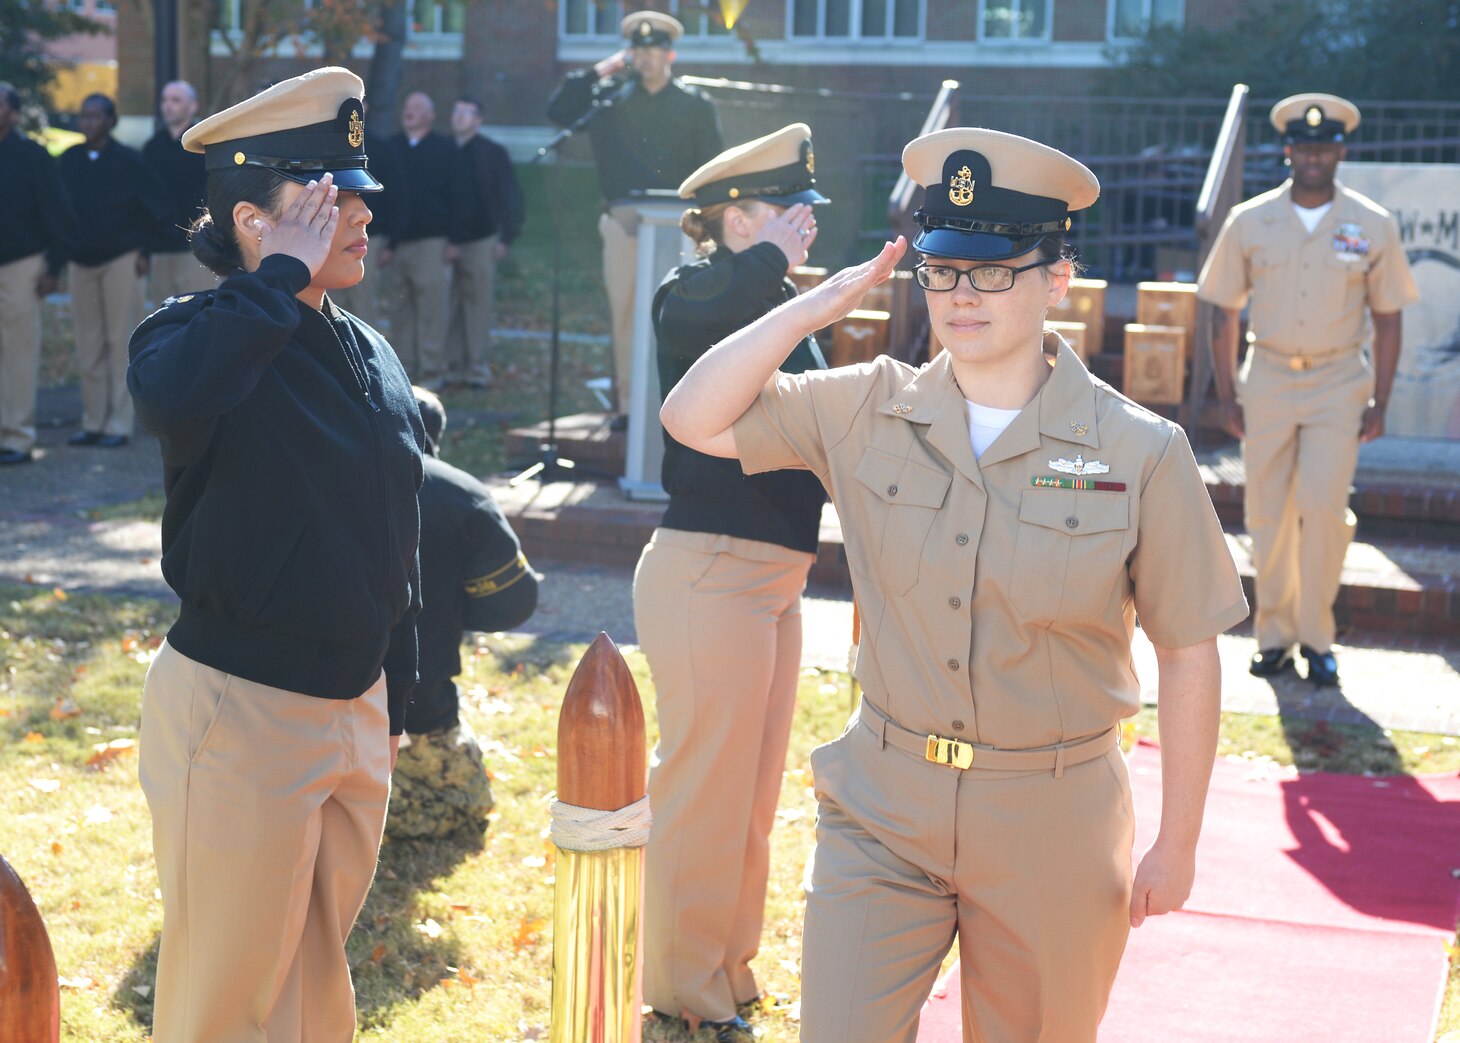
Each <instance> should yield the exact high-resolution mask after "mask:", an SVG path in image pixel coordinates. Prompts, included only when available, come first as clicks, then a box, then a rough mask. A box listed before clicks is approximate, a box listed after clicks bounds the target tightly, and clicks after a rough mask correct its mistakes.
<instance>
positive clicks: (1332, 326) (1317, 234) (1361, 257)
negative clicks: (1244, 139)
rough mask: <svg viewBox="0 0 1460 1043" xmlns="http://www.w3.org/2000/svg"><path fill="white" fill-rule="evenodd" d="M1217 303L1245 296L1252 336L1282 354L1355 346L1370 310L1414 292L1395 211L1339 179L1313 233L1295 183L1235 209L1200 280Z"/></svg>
mask: <svg viewBox="0 0 1460 1043" xmlns="http://www.w3.org/2000/svg"><path fill="white" fill-rule="evenodd" d="M1197 293H1198V295H1199V296H1200V297H1201V298H1202V299H1203V300H1207V301H1210V302H1211V303H1212V304H1214V305H1216V306H1217V307H1219V308H1241V307H1243V306H1245V305H1246V304H1247V303H1248V301H1249V300H1250V301H1251V304H1252V310H1251V312H1250V315H1249V319H1248V328H1249V331H1250V332H1249V334H1248V339H1249V340H1252V341H1254V342H1256V343H1257V344H1259V345H1261V346H1262V347H1264V348H1267V349H1268V350H1270V351H1275V352H1279V353H1281V354H1285V355H1308V354H1321V353H1323V352H1329V351H1340V350H1342V349H1344V348H1350V347H1351V348H1354V349H1357V348H1358V347H1359V345H1360V344H1361V343H1362V341H1363V339H1364V336H1365V324H1366V320H1367V313H1366V310H1367V311H1372V312H1375V313H1377V314H1380V315H1385V314H1389V313H1391V312H1396V311H1399V310H1400V309H1401V308H1403V307H1404V306H1405V305H1407V304H1413V303H1414V302H1415V301H1417V300H1419V289H1418V287H1416V286H1415V282H1414V273H1413V272H1411V271H1410V267H1409V261H1408V259H1407V258H1406V257H1405V255H1404V246H1403V244H1402V243H1401V242H1400V240H1399V225H1398V224H1397V223H1396V222H1395V220H1394V216H1393V215H1392V214H1390V213H1389V211H1387V210H1385V209H1384V208H1383V207H1381V206H1380V205H1379V204H1377V203H1375V202H1374V201H1373V200H1371V199H1369V198H1367V197H1365V196H1362V195H1360V194H1359V193H1357V192H1353V191H1350V190H1349V189H1347V188H1344V187H1343V185H1341V184H1339V185H1337V186H1336V188H1335V193H1334V197H1333V206H1332V208H1331V209H1329V211H1328V213H1326V214H1324V215H1323V219H1322V220H1321V221H1319V222H1318V226H1317V227H1316V228H1314V229H1313V232H1312V234H1311V235H1310V234H1309V232H1308V230H1307V229H1306V228H1304V227H1303V222H1302V220H1301V219H1300V218H1299V217H1298V215H1297V213H1296V211H1295V210H1294V209H1293V195H1292V182H1288V183H1286V184H1284V185H1283V186H1282V187H1280V188H1277V189H1274V190H1273V191H1271V192H1266V193H1264V194H1262V195H1260V196H1256V197H1255V198H1253V199H1249V200H1248V201H1247V202H1245V203H1242V204H1241V205H1239V206H1236V207H1233V208H1232V212H1231V213H1230V214H1229V215H1228V216H1227V221H1226V223H1225V224H1224V225H1222V230H1221V232H1220V233H1218V235H1217V241H1216V243H1215V244H1214V245H1213V247H1212V252H1211V255H1210V256H1209V257H1208V258H1207V263H1206V264H1205V265H1204V266H1203V268H1202V272H1201V276H1200V278H1199V279H1198V282H1197Z"/></svg>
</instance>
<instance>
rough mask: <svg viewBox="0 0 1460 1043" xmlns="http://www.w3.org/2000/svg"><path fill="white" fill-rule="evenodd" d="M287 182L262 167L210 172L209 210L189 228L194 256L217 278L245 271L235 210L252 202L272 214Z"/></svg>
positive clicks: (189, 241)
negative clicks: (238, 206) (235, 226)
mask: <svg viewBox="0 0 1460 1043" xmlns="http://www.w3.org/2000/svg"><path fill="white" fill-rule="evenodd" d="M284 180H285V179H284V178H282V177H280V176H279V175H278V174H276V173H275V172H274V171H272V170H266V169H264V168H263V167H232V168H230V169H228V170H215V171H213V172H212V173H210V174H209V175H208V208H207V209H206V210H204V211H203V213H202V214H201V215H200V216H199V217H198V219H197V220H196V221H194V222H193V223H192V227H190V228H189V229H188V244H189V245H190V246H191V247H192V248H193V256H195V257H196V258H197V259H198V260H199V261H201V262H202V263H203V265H204V266H205V267H206V268H207V269H208V270H209V271H211V272H213V273H214V274H215V275H230V274H232V273H233V272H234V271H236V270H237V269H239V268H242V267H243V253H242V252H241V251H240V250H239V248H238V237H237V236H236V235H235V234H234V228H233V208H234V207H235V206H237V205H238V204H239V203H253V204H254V205H255V206H257V207H259V209H261V210H264V211H266V212H269V213H272V212H273V211H274V209H275V208H276V207H277V206H278V203H279V193H280V192H281V191H283V188H284ZM214 215H217V217H216V219H215V216H214Z"/></svg>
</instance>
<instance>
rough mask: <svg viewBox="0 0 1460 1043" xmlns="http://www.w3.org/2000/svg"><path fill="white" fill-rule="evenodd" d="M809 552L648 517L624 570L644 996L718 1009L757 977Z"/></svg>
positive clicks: (737, 1000) (662, 1005)
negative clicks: (638, 736) (640, 813)
mask: <svg viewBox="0 0 1460 1043" xmlns="http://www.w3.org/2000/svg"><path fill="white" fill-rule="evenodd" d="M812 560H813V559H812V555H810V554H808V553H804V552H801V551H794V550H790V549H788V548H785V547H778V546H775V545H773V544H769V543H762V542H759V541H757V540H745V539H737V538H736V537H733V536H718V535H714V534H710V533H697V532H681V531H678V530H673V529H659V530H657V531H656V532H655V533H654V538H653V540H652V541H651V542H650V543H649V545H648V546H647V547H645V548H644V554H643V556H642V557H641V558H640V559H639V567H638V570H637V572H636V573H635V575H634V619H635V623H636V625H637V628H638V634H639V645H640V647H641V648H642V649H643V650H644V654H645V655H646V656H647V657H648V660H649V666H650V668H651V670H652V671H653V675H654V689H655V692H656V703H657V706H658V713H659V745H658V747H657V748H656V749H655V751H654V756H653V759H652V761H651V762H650V768H649V803H650V807H651V808H652V809H653V812H654V827H653V831H652V833H651V834H650V837H649V847H648V852H647V854H646V866H645V875H646V880H645V888H644V892H645V901H644V1002H645V1003H647V1004H649V1005H650V1006H652V1007H653V1008H654V1009H655V1010H658V1011H662V1012H664V1013H666V1014H672V1015H679V1014H681V1013H682V1012H687V1013H691V1014H695V1015H698V1016H699V1017H702V1018H709V1019H711V1020H714V1021H726V1020H729V1019H730V1018H733V1017H734V1016H735V1008H736V1006H737V1005H738V1004H741V1003H745V1002H747V1001H749V1000H752V999H754V998H755V997H756V996H757V995H758V994H759V992H760V990H759V987H758V986H757V985H756V981H755V976H754V975H753V974H752V973H751V970H750V961H751V959H752V958H753V957H754V956H755V954H756V952H757V951H758V950H759V948H760V932H761V925H762V922H763V920H764V918H765V895H766V881H767V878H768V875H769V872H770V833H771V827H772V826H773V825H774V824H775V815H776V801H777V800H778V799H779V797H780V792H781V775H782V771H783V770H784V768H785V763H786V747H787V744H788V743H789V741H790V735H791V719H792V715H793V713H794V711H795V706H796V680H797V677H798V676H799V674H800V667H801V592H802V590H803V589H804V588H805V586H806V574H807V572H809V571H810V568H811V562H812Z"/></svg>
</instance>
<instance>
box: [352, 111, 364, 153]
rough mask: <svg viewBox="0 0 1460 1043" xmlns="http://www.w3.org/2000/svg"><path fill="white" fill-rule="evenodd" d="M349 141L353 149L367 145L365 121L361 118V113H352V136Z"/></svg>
mask: <svg viewBox="0 0 1460 1043" xmlns="http://www.w3.org/2000/svg"><path fill="white" fill-rule="evenodd" d="M348 140H349V142H350V147H351V148H359V147H360V146H361V145H363V144H365V121H364V120H362V119H361V118H360V113H359V112H351V113H350V135H349V138H348Z"/></svg>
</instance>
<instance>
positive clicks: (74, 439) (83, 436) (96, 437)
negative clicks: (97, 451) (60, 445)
mask: <svg viewBox="0 0 1460 1043" xmlns="http://www.w3.org/2000/svg"><path fill="white" fill-rule="evenodd" d="M100 441H101V432H100V431H77V432H76V433H75V434H74V435H72V436H71V437H70V438H68V439H66V444H67V445H96V443H97V442H100Z"/></svg>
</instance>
